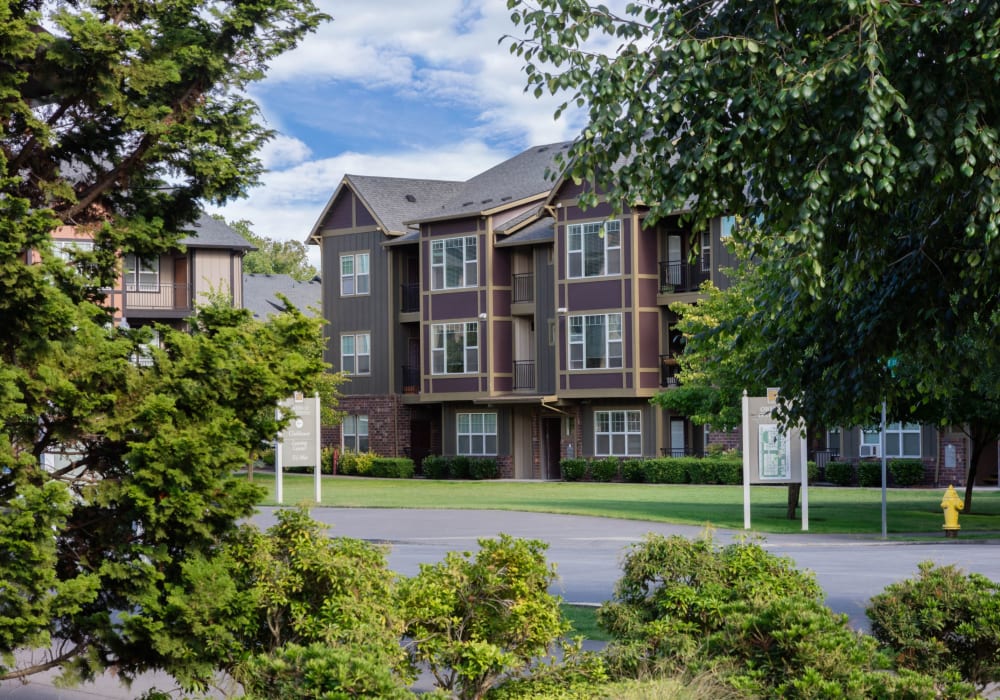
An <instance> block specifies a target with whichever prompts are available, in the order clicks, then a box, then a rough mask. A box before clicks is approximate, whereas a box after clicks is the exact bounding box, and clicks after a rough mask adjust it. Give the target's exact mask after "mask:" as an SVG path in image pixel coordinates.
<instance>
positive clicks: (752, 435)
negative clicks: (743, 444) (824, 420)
mask: <svg viewBox="0 0 1000 700" xmlns="http://www.w3.org/2000/svg"><path fill="white" fill-rule="evenodd" d="M767 394H768V395H767V396H746V397H744V398H743V402H744V410H743V431H744V435H745V436H746V437H745V438H744V439H745V440H746V439H748V442H749V445H748V447H749V449H748V450H744V454H743V458H744V460H746V461H747V462H749V475H750V483H751V484H781V483H793V482H800V481H801V480H802V470H803V465H804V464H805V461H806V454H805V447H804V446H803V442H804V437H805V431H804V430H802V429H801V428H791V429H789V430H782V429H781V426H780V425H778V421H777V420H776V419H775V417H774V409H775V407H776V404H777V398H778V392H777V390H776V389H769V390H768V392H767Z"/></svg>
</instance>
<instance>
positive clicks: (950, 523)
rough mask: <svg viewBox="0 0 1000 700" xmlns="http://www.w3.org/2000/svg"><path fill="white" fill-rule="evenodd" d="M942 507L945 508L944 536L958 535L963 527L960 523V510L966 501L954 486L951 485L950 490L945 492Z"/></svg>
mask: <svg viewBox="0 0 1000 700" xmlns="http://www.w3.org/2000/svg"><path fill="white" fill-rule="evenodd" d="M941 507H942V508H944V525H943V527H944V536H945V537H958V531H959V530H961V529H962V526H961V525H959V524H958V511H960V510H962V509H963V508H965V503H963V502H962V499H961V498H959V497H958V494H957V493H955V487H954V486H949V487H948V490H947V491H945V492H944V498H943V499H942V500H941Z"/></svg>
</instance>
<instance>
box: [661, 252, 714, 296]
mask: <svg viewBox="0 0 1000 700" xmlns="http://www.w3.org/2000/svg"><path fill="white" fill-rule="evenodd" d="M710 276H711V272H710V271H708V270H702V269H701V261H696V262H693V263H689V262H678V261H675V260H671V261H661V262H660V294H673V293H675V292H696V291H698V287H699V286H701V283H702V282H704V281H705V280H707V279H709V277H710Z"/></svg>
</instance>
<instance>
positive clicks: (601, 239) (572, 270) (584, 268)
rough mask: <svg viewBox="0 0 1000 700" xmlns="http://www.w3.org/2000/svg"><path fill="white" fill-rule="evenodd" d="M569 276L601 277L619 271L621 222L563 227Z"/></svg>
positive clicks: (620, 269)
mask: <svg viewBox="0 0 1000 700" xmlns="http://www.w3.org/2000/svg"><path fill="white" fill-rule="evenodd" d="M566 251H567V255H568V261H567V262H568V266H569V276H570V277H603V276H605V275H620V274H621V271H622V240H621V222H620V221H618V220H616V219H612V220H610V221H593V222H590V223H586V224H570V225H569V226H567V227H566Z"/></svg>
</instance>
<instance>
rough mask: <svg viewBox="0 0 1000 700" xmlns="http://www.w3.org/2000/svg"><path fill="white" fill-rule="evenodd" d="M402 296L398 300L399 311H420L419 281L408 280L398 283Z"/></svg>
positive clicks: (405, 312) (407, 312)
mask: <svg viewBox="0 0 1000 700" xmlns="http://www.w3.org/2000/svg"><path fill="white" fill-rule="evenodd" d="M400 291H401V292H402V296H401V297H400V301H399V310H400V312H401V313H404V314H410V313H414V312H416V311H420V283H419V282H408V283H406V284H401V285H400Z"/></svg>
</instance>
